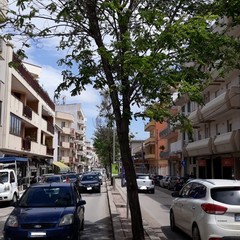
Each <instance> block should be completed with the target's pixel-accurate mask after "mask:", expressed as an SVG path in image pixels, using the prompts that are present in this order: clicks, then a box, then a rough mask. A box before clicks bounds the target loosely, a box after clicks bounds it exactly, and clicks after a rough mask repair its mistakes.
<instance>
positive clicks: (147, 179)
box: [136, 173, 155, 193]
mask: <svg viewBox="0 0 240 240" xmlns="http://www.w3.org/2000/svg"><path fill="white" fill-rule="evenodd" d="M136 175H137V185H138V191H147V192H150V193H155V185H154V181H153V179H152V178H151V176H150V175H149V174H144V173H137V174H136Z"/></svg>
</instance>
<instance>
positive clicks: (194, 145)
mask: <svg viewBox="0 0 240 240" xmlns="http://www.w3.org/2000/svg"><path fill="white" fill-rule="evenodd" d="M186 151H187V153H188V156H189V157H193V156H202V155H211V154H212V153H213V139H212V138H211V137H210V138H206V139H202V140H199V141H195V142H191V143H188V145H187V146H186Z"/></svg>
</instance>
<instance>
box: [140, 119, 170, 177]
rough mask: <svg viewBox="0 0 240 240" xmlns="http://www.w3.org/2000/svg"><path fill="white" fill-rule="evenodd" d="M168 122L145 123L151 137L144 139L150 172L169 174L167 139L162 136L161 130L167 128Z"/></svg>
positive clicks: (145, 155) (146, 159) (145, 129)
mask: <svg viewBox="0 0 240 240" xmlns="http://www.w3.org/2000/svg"><path fill="white" fill-rule="evenodd" d="M166 127H167V123H166V122H163V123H160V122H156V121H150V122H149V123H148V124H146V125H145V128H144V131H146V132H149V138H148V139H146V140H145V141H144V153H145V154H144V158H145V161H146V162H147V165H148V170H149V173H152V174H160V175H166V174H168V160H167V158H166V153H167V150H168V145H167V140H166V139H164V138H163V137H161V132H162V131H163V130H164V129H166Z"/></svg>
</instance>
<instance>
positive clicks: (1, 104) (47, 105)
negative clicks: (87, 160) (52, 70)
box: [0, 39, 55, 175]
mask: <svg viewBox="0 0 240 240" xmlns="http://www.w3.org/2000/svg"><path fill="white" fill-rule="evenodd" d="M0 42H1V53H0V54H1V60H0V136H1V138H0V152H1V156H2V157H7V156H15V157H25V158H28V159H29V161H28V164H29V169H30V172H28V173H27V167H26V166H24V167H23V168H24V169H22V171H21V173H22V174H23V175H26V174H29V175H40V174H43V173H46V172H48V171H50V170H51V163H52V161H53V152H54V148H53V138H54V124H55V104H54V103H53V101H52V100H51V99H50V98H49V96H48V94H47V92H46V91H45V90H44V89H43V88H42V87H41V86H40V85H39V83H38V77H39V73H40V70H41V69H40V68H39V67H38V66H35V65H31V64H27V63H23V62H21V61H20V60H19V59H18V57H17V56H16V54H15V53H14V52H13V48H12V46H11V45H10V44H9V43H7V42H5V41H4V40H3V39H0ZM9 62H14V63H15V64H14V67H11V68H10V67H9V65H8V64H9Z"/></svg>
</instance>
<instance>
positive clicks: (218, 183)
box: [190, 179, 240, 188]
mask: <svg viewBox="0 0 240 240" xmlns="http://www.w3.org/2000/svg"><path fill="white" fill-rule="evenodd" d="M190 182H191V183H192V182H198V183H202V184H204V185H206V186H207V187H209V188H213V187H228V186H232V187H233V186H235V187H236V186H237V187H240V180H234V179H232V180H231V179H193V180H191V181H190Z"/></svg>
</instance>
